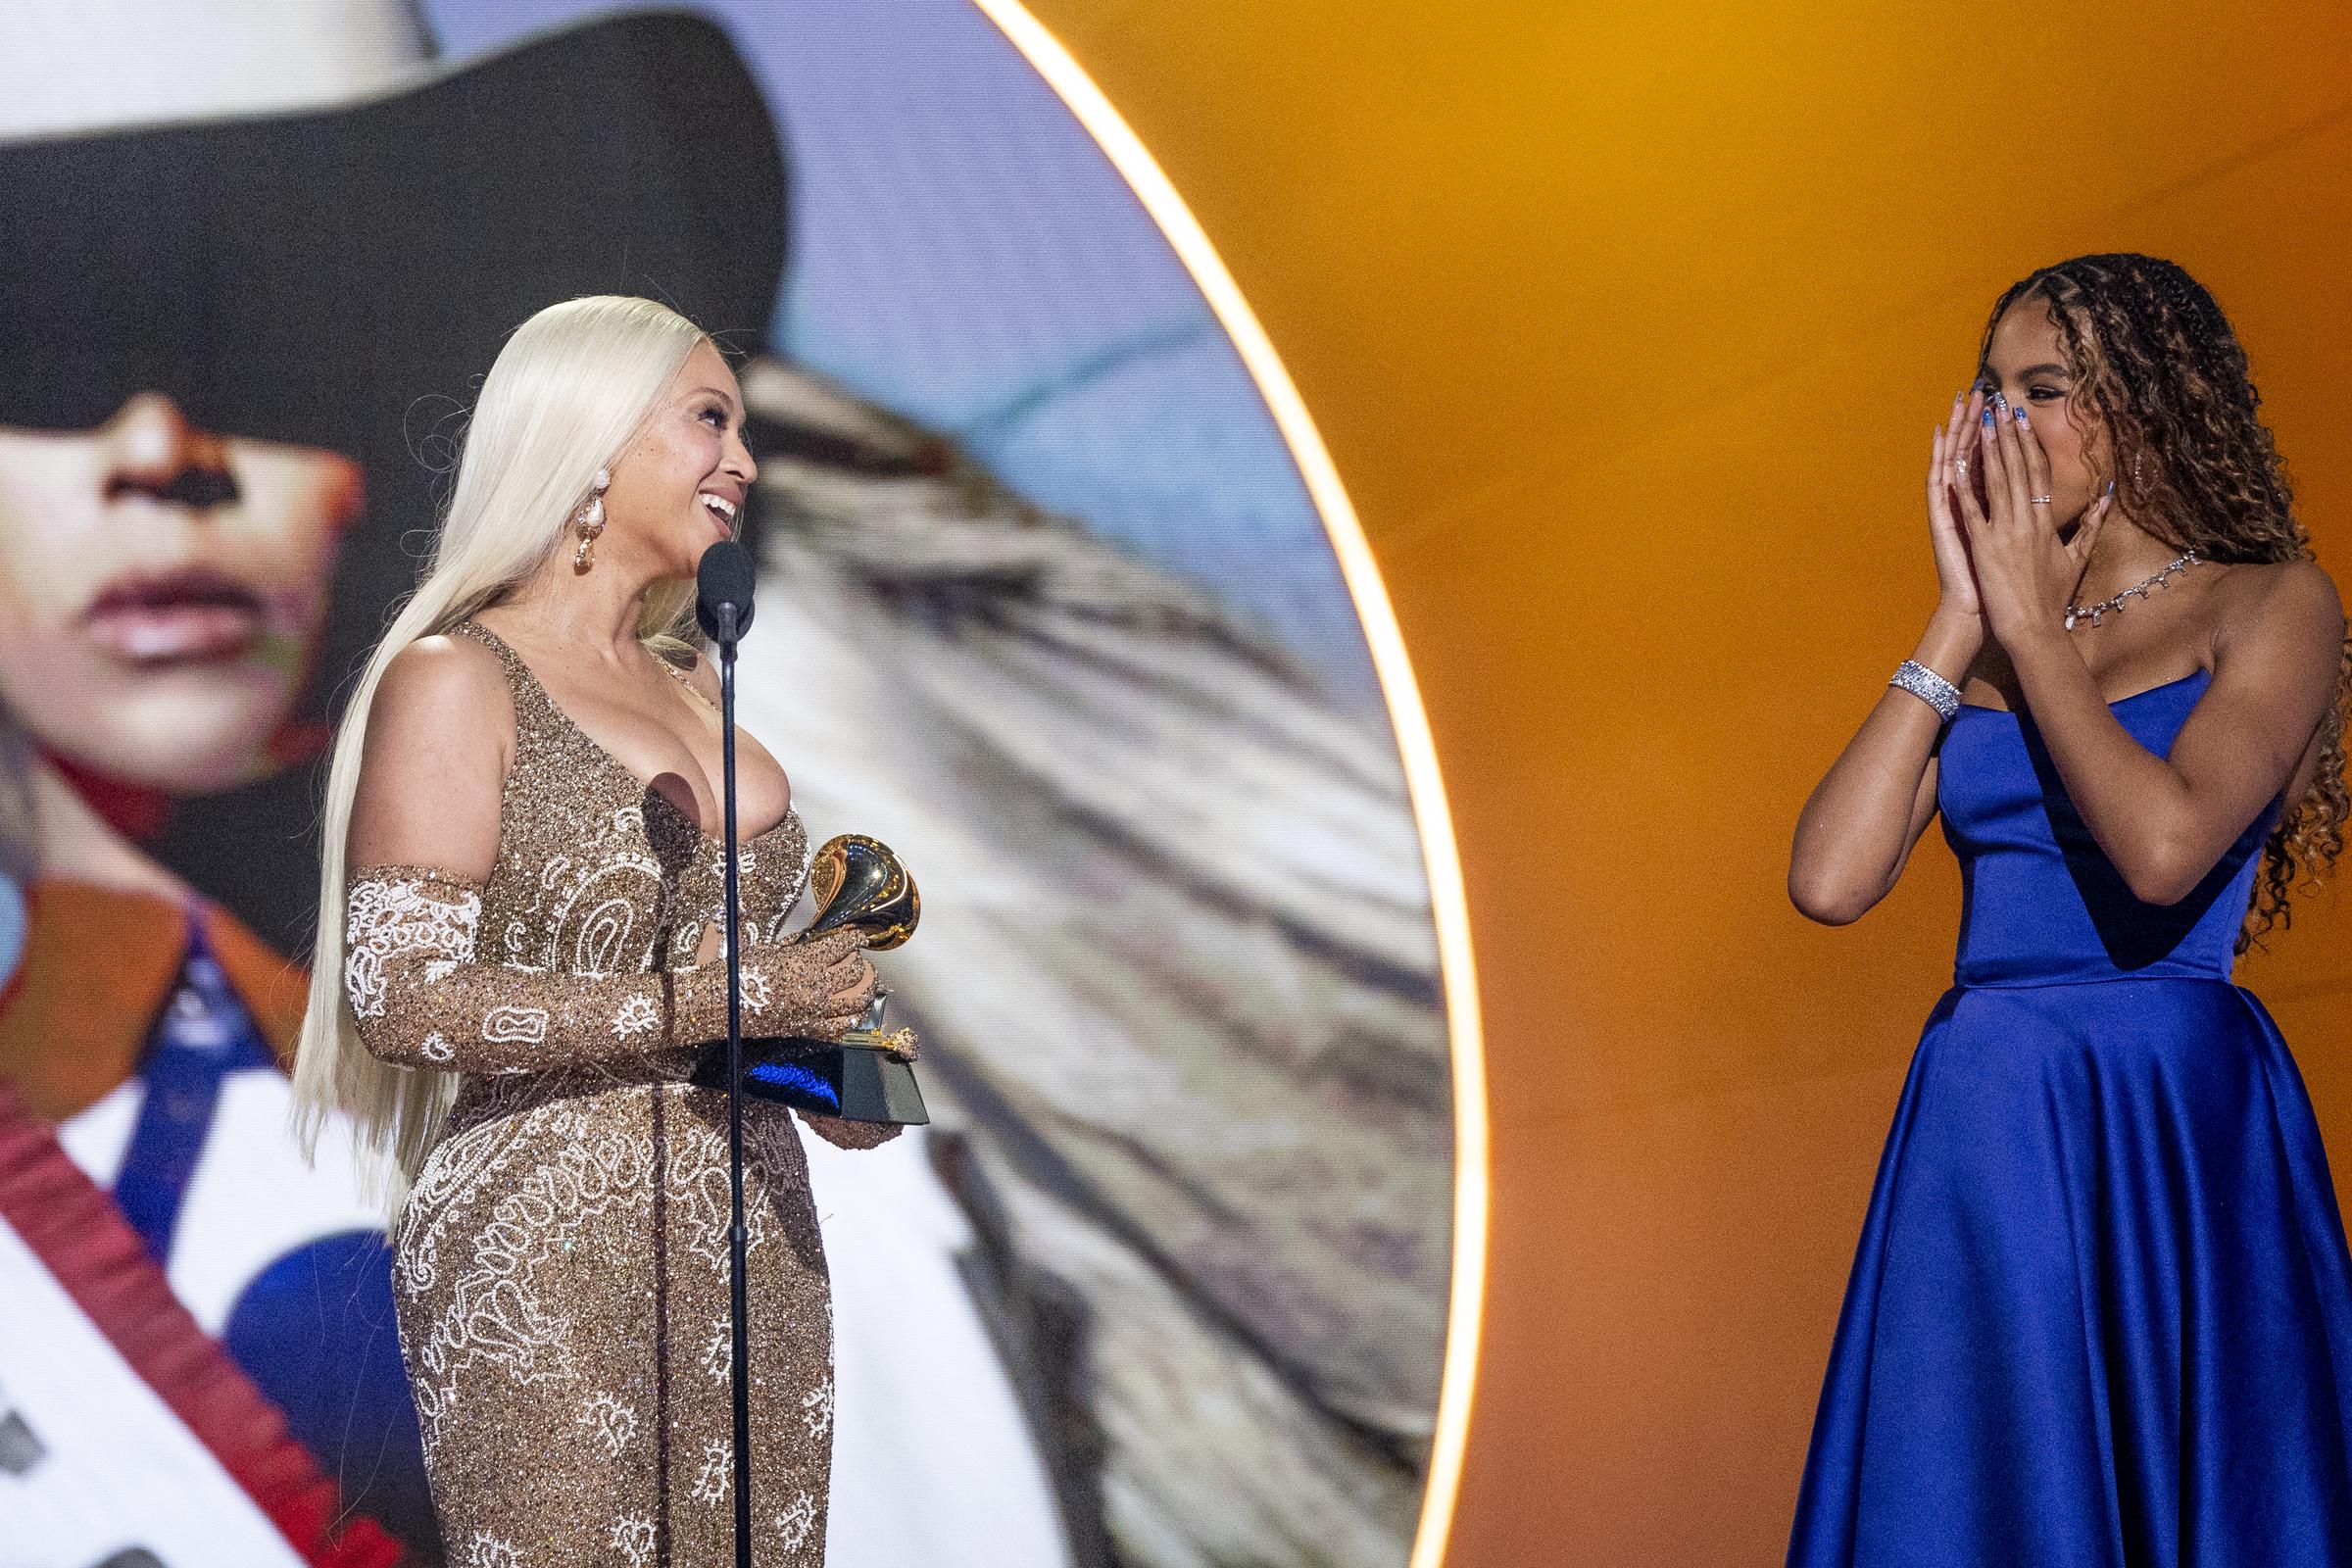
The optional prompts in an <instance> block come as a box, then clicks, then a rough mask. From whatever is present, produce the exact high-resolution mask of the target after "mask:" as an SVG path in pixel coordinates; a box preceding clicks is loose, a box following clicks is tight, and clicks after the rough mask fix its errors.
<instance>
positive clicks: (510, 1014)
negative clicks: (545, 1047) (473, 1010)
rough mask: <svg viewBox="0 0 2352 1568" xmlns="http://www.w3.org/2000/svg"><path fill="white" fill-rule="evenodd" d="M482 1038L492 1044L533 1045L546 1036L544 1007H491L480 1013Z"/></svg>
mask: <svg viewBox="0 0 2352 1568" xmlns="http://www.w3.org/2000/svg"><path fill="white" fill-rule="evenodd" d="M482 1038H483V1039H484V1040H487V1041H489V1042H491V1043H492V1044H493V1045H502V1046H503V1045H530V1046H535V1045H537V1044H539V1043H540V1042H541V1041H543V1040H545V1039H546V1038H547V1009H546V1008H545V1007H492V1008H491V1009H490V1010H489V1011H488V1012H485V1013H483V1014H482Z"/></svg>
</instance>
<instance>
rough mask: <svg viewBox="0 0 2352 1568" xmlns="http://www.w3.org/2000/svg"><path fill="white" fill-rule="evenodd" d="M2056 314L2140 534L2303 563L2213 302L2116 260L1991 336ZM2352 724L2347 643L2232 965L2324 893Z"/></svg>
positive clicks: (2305, 549)
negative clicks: (2307, 896)
mask: <svg viewBox="0 0 2352 1568" xmlns="http://www.w3.org/2000/svg"><path fill="white" fill-rule="evenodd" d="M2026 299H2038V300H2040V301H2042V302H2043V304H2044V305H2045V306H2046V307H2047V308H2048V311H2049V314H2050V319H2051V320H2052V321H2053V322H2054V323H2055V324H2056V326H2057V328H2058V331H2059V335H2060V337H2061V340H2062V341H2063V342H2064V343H2065V345H2066V352H2067V359H2068V362H2069V364H2070V366H2071V368H2072V374H2073V390H2072V391H2070V392H2069V393H2068V394H2067V405H2068V413H2069V414H2070V415H2071V416H2072V417H2073V418H2074V420H2075V422H2076V424H2078V425H2079V426H2081V427H2082V429H2084V430H2087V431H2090V432H2093V435H2092V446H2091V461H2092V464H2093V466H2094V468H2099V467H2103V468H2104V470H2105V471H2104V474H2103V477H2105V478H2108V479H2112V480H2113V482H2114V484H2115V491H2116V502H2117V504H2118V505H2119V506H2121V507H2122V508H2123V510H2124V511H2126V512H2128V513H2129V514H2130V515H2131V518H2132V520H2134V521H2135V522H2137V523H2139V525H2140V526H2141V527H2143V528H2145V529H2147V531H2148V532H2150V533H2151V534H2154V535H2155V536H2156V537H2157V538H2159V539H2161V540H2163V541H2164V542H2165V543H2166V544H2167V545H2170V546H2171V547H2172V548H2174V549H2175V550H2180V551H2186V550H2189V549H2192V548H2193V549H2194V550H2195V551H2196V552H2197V554H2198V555H2199V556H2201V557H2203V558H2205V559H2206V560H2209V561H2218V562H2245V561H2263V562H2278V561H2309V560H2311V559H2313V558H2312V550H2311V540H2310V536H2309V535H2308V534H2307V533H2306V532H2305V531H2304V527H2303V524H2302V523H2301V521H2299V520H2298V519H2297V518H2296V516H2295V513H2294V494H2293V490H2292V488H2291V487H2290V486H2289V485H2288V483H2287V478H2286V469H2285V466H2284V465H2283V464H2282V463H2281V462H2280V461H2279V457H2278V446H2277V444H2276V443H2275V442H2274V441H2273V440H2272V438H2271V432H2270V428H2269V426H2267V425H2265V424H2264V423H2263V422H2262V418H2261V415H2260V413H2259V410H2260V408H2261V405H2262V395H2261V394H2260V393H2259V392H2257V391H2255V389H2254V382H2253V379H2252V378H2251V377H2250V376H2249V375H2248V374H2247V371H2246V354H2245V350H2244V349H2242V348H2240V347H2239V346H2238V342H2237V334H2236V333H2235V332H2233V331H2231V330H2230V328H2229V319H2228V318H2226V317H2224V316H2223V315H2222V308H2221V307H2220V306H2219V305H2217V304H2215V303H2214V299H2213V296H2212V295H2211V294H2210V293H2208V292H2206V290H2205V288H2204V286H2203V285H2202V284H2200V283H2198V282H2197V280H2196V279H2195V278H2193V277H2190V276H2189V275H2188V273H2187V272H2186V271H2184V270H2181V269H2180V267H2179V266H2178V265H2176V264H2174V263H2172V262H2168V261H2164V260H2161V259H2159V258H2157V257H2154V256H2138V255H2132V254H2131V253H2128V252H2127V253H2121V254H2115V255H2106V256H2078V257H2075V258H2074V259H2072V260H2071V261H2064V262H2059V263H2057V264H2056V265H2055V266H2051V267H2044V268H2041V269H2039V270H2036V271H2034V273H2032V274H2031V275H2029V276H2027V277H2024V278H2022V279H2020V280H2019V281H2017V282H2015V283H2013V284H2011V285H2010V286H2009V288H2008V289H2007V291H2005V292H2004V293H2003V294H2002V295H2001V297H2000V300H1999V302H1998V303H1997V304H1995V305H1994V306H1993V308H1992V315H1991V317H1990V319H1988V320H1987V321H1986V322H1985V345H1984V347H1983V348H1982V349H1981V350H1980V351H1979V353H1978V356H1977V358H1978V363H1979V364H1980V365H1982V364H1983V363H1984V361H1985V356H1986V355H1988V354H1989V353H1990V352H1991V348H1992V333H1993V328H1994V327H1996V326H1998V325H1999V324H2000V319H2001V317H2002V316H2003V315H2004V314H2005V313H2006V312H2007V311H2008V310H2009V308H2010V307H2011V306H2012V305H2015V304H2017V303H2018V302H2020V301H2021V300H2026ZM2347 711H2352V637H2347V638H2346V639H2345V646H2344V652H2343V654H2342V656H2341V660H2340V662H2339V665H2338V668H2337V671H2336V687H2335V701H2334V702H2333V703H2332V704H2330V705H2329V707H2328V710H2327V714H2326V715H2325V716H2324V717H2322V719H2321V720H2320V763H2319V770H2318V772H2317V774H2316V775H2315V776H2314V777H2313V779H2312V782H2311V787H2310V788H2309V789H2307V790H2306V791H2305V792H2304V794H2303V798H2302V799H2301V800H2299V801H2294V802H2290V803H2289V804H2288V806H2287V808H2286V809H2284V810H2283V811H2281V812H2280V813H2279V816H2278V824H2277V825H2276V826H2275V827H2273V828H2272V830H2271V836H2270V839H2269V841H2268V842H2267V843H2265V844H2264V846H2263V853H2262V869H2261V871H2260V873H2259V874H2258V875H2257V876H2256V877H2255V883H2254V895H2253V900H2252V905H2251V907H2250V908H2249V909H2248V910H2247V913H2246V919H2245V923H2244V924H2243V925H2242V926H2241V927H2240V928H2239V930H2238V934H2237V943H2236V951H2237V952H2239V953H2243V952H2245V951H2246V949H2247V948H2248V947H2260V946H2262V945H2263V942H2262V939H2263V938H2264V936H2266V935H2267V934H2268V933H2269V932H2270V930H2271V929H2272V927H2273V926H2274V925H2276V926H2278V927H2280V928H2283V927H2285V926H2287V925H2289V924H2291V923H2292V920H2293V914H2292V911H2291V910H2290V909H2289V908H2288V907H2287V899H2288V896H2289V895H2290V894H2291V893H2293V892H2295V891H2297V890H2305V891H2308V890H2310V889H2313V888H2316V887H2317V886H2318V885H2319V880H2320V878H2321V876H2322V875H2324V874H2325V873H2326V872H2327V868H2328V867H2329V866H2330V865H2331V864H2333V862H2334V860H2335V858H2336V856H2337V855H2338V854H2340V853H2341V852H2342V850H2343V847H2344V818H2345V816H2346V814H2347V812H2352V792H2347V790H2346V787H2345V782H2344V718H2345V714H2346V712H2347Z"/></svg>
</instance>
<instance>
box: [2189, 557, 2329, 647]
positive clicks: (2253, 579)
mask: <svg viewBox="0 0 2352 1568" xmlns="http://www.w3.org/2000/svg"><path fill="white" fill-rule="evenodd" d="M2213 596H2214V603H2215V608H2216V609H2217V610H2218V611H2219V612H2220V613H2219V616H2218V617H2217V618H2218V621H2219V624H2218V626H2217V631H2218V632H2219V634H2220V636H2221V637H2222V638H2224V639H2245V638H2248V637H2257V638H2263V639H2265V640H2267V639H2268V638H2269V637H2272V636H2277V635H2281V634H2283V635H2286V636H2289V637H2294V636H2298V635H2300V636H2301V637H2308V638H2315V639H2322V640H2326V641H2328V642H2339V641H2341V640H2342V638H2343V635H2344V604H2343V597H2342V595H2341V594H2339V593H2338V592H2337V590H2336V586H2335V579H2334V578H2333V577H2330V576H2329V575H2328V574H2327V568H2326V567H2324V566H2322V565H2321V564H2319V563H2318V562H2316V561H2249V562H2241V563H2239V564H2235V565H2232V566H2231V567H2230V568H2229V571H2227V572H2226V573H2224V574H2223V576H2222V579H2221V581H2219V582H2217V583H2215V584H2214V589H2213Z"/></svg>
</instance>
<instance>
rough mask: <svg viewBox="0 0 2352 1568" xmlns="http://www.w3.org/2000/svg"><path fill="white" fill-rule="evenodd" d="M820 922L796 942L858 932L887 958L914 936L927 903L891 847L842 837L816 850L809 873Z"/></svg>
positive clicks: (871, 948)
mask: <svg viewBox="0 0 2352 1568" xmlns="http://www.w3.org/2000/svg"><path fill="white" fill-rule="evenodd" d="M809 882H810V886H811V887H812V889H813V891H814V892H815V894H816V918H815V919H813V920H811V921H809V926H808V929H807V930H805V931H803V932H801V933H800V935H799V936H798V937H796V938H795V939H794V940H795V941H802V942H805V941H807V940H808V939H809V938H810V937H813V936H821V935H823V934H824V933H825V932H827V931H839V930H841V929H843V928H844V927H854V928H856V929H857V930H859V931H862V932H864V933H865V935H866V944H865V945H866V947H867V949H868V950H869V951H871V952H874V953H885V952H888V951H889V950H890V949H892V948H895V947H897V946H899V944H901V943H903V942H905V941H906V940H907V938H908V937H910V936H912V935H913V934H914V923H915V921H917V920H919V919H920V918H922V913H923V901H922V897H921V895H920V894H918V893H916V892H915V888H914V878H913V877H911V876H908V875H907V867H906V866H905V864H903V863H902V862H901V861H900V859H899V858H898V857H897V856H896V855H893V854H892V853H891V851H890V846H888V845H887V844H884V843H882V842H881V841H880V840H879V839H869V838H867V837H866V836H865V835H864V834H862V833H843V834H840V835H838V836H836V837H834V838H829V839H827V840H825V842H824V843H823V844H821V845H819V846H818V847H817V851H816V855H815V857H814V858H813V860H812V862H811V865H810V870H809Z"/></svg>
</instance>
